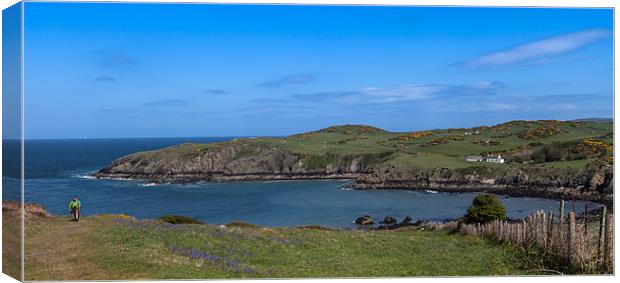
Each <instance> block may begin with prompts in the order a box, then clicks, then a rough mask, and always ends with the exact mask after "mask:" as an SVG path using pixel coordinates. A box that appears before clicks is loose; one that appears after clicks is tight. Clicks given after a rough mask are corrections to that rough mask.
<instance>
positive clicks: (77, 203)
mask: <svg viewBox="0 0 620 283" xmlns="http://www.w3.org/2000/svg"><path fill="white" fill-rule="evenodd" d="M81 206H82V204H81V203H80V201H79V200H76V201H73V200H71V201H70V202H69V209H76V208H80V207H81Z"/></svg>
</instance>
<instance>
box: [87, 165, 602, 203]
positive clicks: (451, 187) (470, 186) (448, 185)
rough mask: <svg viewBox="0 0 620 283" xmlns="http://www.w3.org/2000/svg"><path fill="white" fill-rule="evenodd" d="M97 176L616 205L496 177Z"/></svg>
mask: <svg viewBox="0 0 620 283" xmlns="http://www.w3.org/2000/svg"><path fill="white" fill-rule="evenodd" d="M94 177H96V178H98V179H125V180H140V181H145V182H154V183H177V184H183V183H196V182H234V181H296V180H342V179H350V180H352V182H351V183H349V184H347V185H346V187H347V188H351V189H354V190H411V191H427V190H432V191H437V192H447V193H466V192H480V193H494V194H502V195H508V196H511V197H537V198H547V199H558V200H559V199H564V200H572V199H576V200H585V201H591V202H596V203H600V204H604V205H606V206H608V207H610V208H611V207H613V195H611V194H602V193H599V192H597V191H588V190H585V188H584V187H583V186H581V187H563V186H561V187H548V186H540V185H538V186H537V185H521V184H518V183H517V184H501V183H497V180H495V179H483V180H471V179H470V180H452V179H451V180H433V181H429V180H428V179H423V180H411V179H409V180H402V179H400V180H398V179H392V180H390V179H384V180H381V181H380V182H376V180H375V182H372V181H369V180H373V179H372V174H363V173H343V174H337V173H331V174H316V173H307V174H270V173H262V174H238V175H224V174H212V173H209V174H156V175H153V174H128V173H122V174H102V173H100V172H99V173H96V174H95V175H94Z"/></svg>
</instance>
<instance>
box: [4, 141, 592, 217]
mask: <svg viewBox="0 0 620 283" xmlns="http://www.w3.org/2000/svg"><path fill="white" fill-rule="evenodd" d="M233 138H234V137H213V138H124V139H53V140H26V141H25V151H24V157H25V159H24V160H25V167H24V174H25V183H24V198H25V200H26V201H27V202H34V203H39V204H41V205H43V206H44V207H45V208H46V209H47V210H48V211H49V212H50V213H52V214H55V215H59V216H64V215H66V216H68V213H69V211H68V204H69V201H70V200H71V197H72V196H77V197H78V198H79V199H80V201H81V203H82V214H83V215H84V216H88V215H94V214H102V213H114V214H120V213H124V214H128V215H131V216H134V217H136V218H141V219H154V218H157V217H160V216H162V215H170V214H173V215H184V216H189V217H193V218H195V219H199V220H202V221H205V222H207V223H210V224H226V223H229V222H233V221H243V222H248V223H253V224H257V225H262V226H305V225H321V226H327V227H335V228H345V229H349V228H350V229H355V228H356V225H355V224H354V223H353V221H354V220H355V219H356V218H357V217H360V216H363V215H370V216H372V217H373V218H374V219H376V220H380V219H382V218H384V217H386V216H391V217H395V218H397V219H399V220H400V219H403V218H404V217H406V216H411V217H412V218H413V221H417V220H432V221H442V220H447V219H454V218H458V217H460V216H462V215H463V214H465V212H466V210H467V208H468V207H469V206H470V205H471V203H472V199H473V198H474V197H475V196H476V195H477V193H443V192H435V191H424V190H420V191H412V190H364V191H357V190H352V189H348V188H346V185H347V184H348V183H349V182H351V180H315V181H239V182H218V183H193V184H154V183H148V182H144V181H136V180H102V179H96V178H94V177H92V175H93V173H95V172H97V171H98V170H100V169H101V168H103V167H105V166H107V165H108V164H110V163H111V162H112V161H113V160H114V159H116V158H119V157H122V156H124V155H127V154H130V153H134V152H138V151H146V150H155V149H158V148H162V147H166V146H172V145H177V144H181V143H187V142H191V143H210V142H221V141H227V140H230V139H233ZM3 151H4V158H3V159H4V160H3V167H4V169H5V170H4V171H5V174H4V175H3V180H2V183H3V199H4V200H7V199H14V200H19V199H20V190H19V187H20V186H19V169H18V168H19V166H18V165H19V164H15V163H11V160H10V159H11V158H14V159H15V158H17V157H18V156H19V146H18V142H17V141H10V140H5V141H3ZM498 197H499V198H500V200H501V202H502V203H503V204H504V206H505V207H506V209H507V213H508V216H509V217H510V218H524V217H526V216H527V215H528V214H530V213H532V212H534V211H536V210H539V209H544V210H550V209H555V210H557V209H558V208H559V201H557V200H551V199H542V198H532V197H508V196H503V195H498ZM586 204H588V207H589V208H595V207H597V206H598V205H597V204H594V203H586V202H583V201H578V202H577V203H576V208H577V210H578V211H583V209H584V207H585V205H586ZM569 207H572V205H570V206H569Z"/></svg>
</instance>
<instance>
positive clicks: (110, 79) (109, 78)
mask: <svg viewBox="0 0 620 283" xmlns="http://www.w3.org/2000/svg"><path fill="white" fill-rule="evenodd" d="M93 81H96V82H113V81H116V78H115V77H112V76H96V77H95V78H93Z"/></svg>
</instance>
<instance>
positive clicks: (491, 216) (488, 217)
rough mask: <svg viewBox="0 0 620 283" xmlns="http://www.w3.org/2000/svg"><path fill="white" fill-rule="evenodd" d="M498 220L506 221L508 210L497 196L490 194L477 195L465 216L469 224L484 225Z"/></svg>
mask: <svg viewBox="0 0 620 283" xmlns="http://www.w3.org/2000/svg"><path fill="white" fill-rule="evenodd" d="M497 219H499V220H504V219H506V209H505V208H504V205H503V204H502V202H501V201H499V199H498V198H497V197H496V196H495V195H490V194H481V195H477V196H476V197H475V198H474V201H473V204H472V206H471V207H470V208H469V209H467V214H465V221H466V222H467V223H484V222H489V221H493V220H497Z"/></svg>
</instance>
